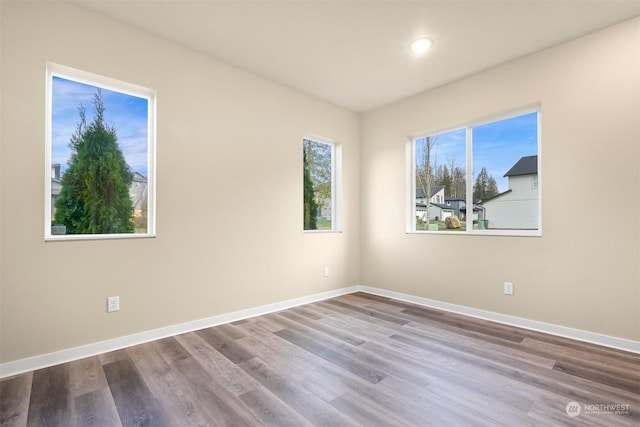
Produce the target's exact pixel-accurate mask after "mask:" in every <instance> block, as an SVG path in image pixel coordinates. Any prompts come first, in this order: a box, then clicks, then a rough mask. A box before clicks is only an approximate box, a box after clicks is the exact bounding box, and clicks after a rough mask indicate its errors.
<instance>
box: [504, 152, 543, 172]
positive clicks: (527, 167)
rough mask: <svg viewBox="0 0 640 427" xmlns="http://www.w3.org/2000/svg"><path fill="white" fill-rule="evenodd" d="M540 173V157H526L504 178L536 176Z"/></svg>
mask: <svg viewBox="0 0 640 427" xmlns="http://www.w3.org/2000/svg"><path fill="white" fill-rule="evenodd" d="M537 173H538V156H537V155H535V156H525V157H522V158H521V159H520V160H518V161H517V162H516V164H515V165H513V166H512V167H511V169H509V170H508V171H507V173H505V174H504V176H517V175H535V174H537Z"/></svg>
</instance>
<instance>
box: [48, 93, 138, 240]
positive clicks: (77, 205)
mask: <svg viewBox="0 0 640 427" xmlns="http://www.w3.org/2000/svg"><path fill="white" fill-rule="evenodd" d="M92 104H93V106H94V108H95V113H96V115H95V118H94V119H93V122H91V123H90V124H87V119H86V111H85V109H84V107H83V106H82V105H81V106H80V107H79V108H78V110H79V113H80V122H79V123H78V126H77V129H76V131H75V133H74V134H73V136H72V137H71V141H70V143H69V148H71V151H72V155H71V159H69V168H68V169H67V171H66V172H65V173H64V175H63V176H62V180H61V184H62V189H61V190H60V196H59V197H58V200H57V201H56V213H55V218H54V222H55V223H57V224H64V225H65V226H66V227H67V233H68V234H116V233H133V232H134V230H135V229H134V225H133V222H132V215H133V205H132V202H131V198H130V196H129V186H130V185H131V182H132V180H133V174H132V173H131V171H130V169H129V166H128V165H127V163H126V161H125V158H124V155H123V154H122V151H121V150H120V147H119V146H118V142H117V136H116V130H115V129H114V128H113V127H111V126H108V125H106V124H105V123H104V111H105V107H104V103H103V101H102V93H101V91H100V90H98V91H97V92H96V94H95V95H94V97H93V100H92Z"/></svg>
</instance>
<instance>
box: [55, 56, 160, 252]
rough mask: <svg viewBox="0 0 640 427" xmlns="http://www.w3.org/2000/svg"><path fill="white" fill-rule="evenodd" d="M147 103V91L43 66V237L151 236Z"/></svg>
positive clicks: (150, 99) (150, 101)
mask: <svg viewBox="0 0 640 427" xmlns="http://www.w3.org/2000/svg"><path fill="white" fill-rule="evenodd" d="M154 108H155V100H154V94H153V91H151V90H149V89H145V88H141V87H138V86H134V85H131V84H128V83H124V82H120V81H116V80H113V79H109V78H106V77H102V76H97V75H93V74H89V73H85V72H82V71H78V70H73V69H70V68H67V67H63V66H59V65H49V67H48V72H47V135H46V136H47V137H46V141H47V144H46V162H47V167H46V180H45V238H46V239H47V240H67V239H87V238H92V239H94V238H114V237H148V236H153V235H154V233H155V227H154V213H155V212H154V206H155V203H154V197H153V196H154V182H155V177H154V158H155V155H154V148H155V143H154V141H155V138H154V129H155V127H154V126H155V123H154V118H155V111H154Z"/></svg>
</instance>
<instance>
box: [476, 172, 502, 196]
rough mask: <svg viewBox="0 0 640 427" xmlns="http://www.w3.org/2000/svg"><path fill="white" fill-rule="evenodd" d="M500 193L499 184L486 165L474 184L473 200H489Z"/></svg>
mask: <svg viewBox="0 0 640 427" xmlns="http://www.w3.org/2000/svg"><path fill="white" fill-rule="evenodd" d="M497 194H498V184H497V183H496V180H495V178H494V177H492V176H491V175H489V172H487V168H485V167H484V166H483V167H482V169H481V170H480V173H479V174H478V176H477V177H476V182H475V183H474V184H473V200H487V199H490V198H491V197H493V196H495V195H497Z"/></svg>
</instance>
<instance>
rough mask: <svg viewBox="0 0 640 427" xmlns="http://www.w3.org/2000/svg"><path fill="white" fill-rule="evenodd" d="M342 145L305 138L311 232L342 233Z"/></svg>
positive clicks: (305, 180) (305, 202)
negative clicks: (340, 201) (340, 205)
mask: <svg viewBox="0 0 640 427" xmlns="http://www.w3.org/2000/svg"><path fill="white" fill-rule="evenodd" d="M340 163H341V162H340V146H339V145H336V144H334V143H329V142H325V141H320V140H318V139H311V138H304V139H303V183H304V191H303V213H304V215H303V224H304V230H307V231H313V230H316V231H339V230H340V224H339V220H340V215H339V212H338V210H339V194H338V193H339V191H340V183H339V180H340Z"/></svg>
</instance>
